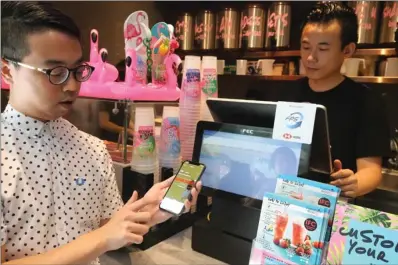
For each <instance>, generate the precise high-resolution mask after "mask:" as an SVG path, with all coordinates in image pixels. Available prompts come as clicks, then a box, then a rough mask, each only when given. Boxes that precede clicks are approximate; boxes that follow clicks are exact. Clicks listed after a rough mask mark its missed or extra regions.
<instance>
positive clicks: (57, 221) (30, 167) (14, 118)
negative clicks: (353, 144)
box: [1, 2, 200, 264]
mask: <svg viewBox="0 0 398 265" xmlns="http://www.w3.org/2000/svg"><path fill="white" fill-rule="evenodd" d="M1 4H2V18H1V28H2V31H1V41H2V43H1V56H2V77H3V79H4V80H5V81H6V82H7V83H8V84H10V99H9V104H8V105H7V107H6V109H5V111H4V112H3V113H2V115H1V214H2V216H1V254H2V255H1V263H2V264H87V263H91V264H98V263H99V260H98V256H100V255H101V254H103V253H104V252H106V251H109V250H114V249H118V248H120V247H123V246H125V245H128V244H132V243H141V242H142V240H143V235H144V234H146V233H147V232H148V229H149V227H150V226H152V225H154V224H156V223H160V222H163V221H165V220H167V219H168V218H170V216H169V215H168V214H165V213H163V212H160V211H159V202H160V199H161V198H162V197H163V195H164V194H165V192H166V190H167V188H168V187H169V185H170V184H171V181H172V179H169V180H166V181H164V182H162V183H159V184H156V185H154V186H153V188H152V189H151V190H149V191H148V192H147V194H145V196H144V197H143V198H142V199H140V200H137V193H136V192H135V193H134V194H133V196H132V198H131V199H130V200H129V202H127V204H125V205H123V204H122V201H121V199H120V195H119V193H118V190H117V186H116V181H115V173H114V169H113V166H112V161H111V159H110V156H109V154H108V152H107V150H106V148H105V145H104V144H103V143H102V141H101V140H99V139H97V138H95V137H93V136H91V135H88V134H86V133H84V132H81V131H79V130H78V129H77V128H76V127H75V126H73V125H72V124H70V123H69V122H67V121H66V120H65V119H63V118H61V117H62V116H63V115H65V114H66V113H67V112H68V111H69V110H70V109H71V106H72V104H73V102H74V101H75V100H76V98H77V96H78V93H79V89H80V84H81V82H84V81H87V80H88V79H89V78H90V76H91V74H92V72H93V71H94V70H95V69H94V67H92V66H90V65H88V64H86V63H84V62H83V60H82V55H83V54H82V47H81V43H80V32H79V29H78V28H77V26H76V25H75V23H74V22H73V21H72V20H71V19H70V18H69V17H67V16H66V15H64V14H62V13H61V12H59V11H58V10H55V9H53V8H52V7H51V6H50V5H48V4H44V3H39V4H38V3H35V2H2V3H1ZM197 186H198V187H197V189H196V188H194V189H192V192H191V195H192V196H190V201H191V202H189V201H187V202H186V209H187V210H188V209H189V207H190V206H191V204H194V203H195V201H196V199H197V195H198V191H199V190H200V184H198V185H197Z"/></svg>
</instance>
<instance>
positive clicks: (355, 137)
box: [298, 77, 391, 172]
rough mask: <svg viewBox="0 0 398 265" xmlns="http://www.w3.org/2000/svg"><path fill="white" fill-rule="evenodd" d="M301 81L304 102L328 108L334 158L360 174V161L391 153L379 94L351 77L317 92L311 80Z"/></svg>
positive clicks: (301, 100) (300, 99) (300, 98)
mask: <svg viewBox="0 0 398 265" xmlns="http://www.w3.org/2000/svg"><path fill="white" fill-rule="evenodd" d="M298 82H299V89H300V93H299V101H300V102H310V103H315V104H320V105H323V106H325V107H326V109H327V114H328V122H329V135H330V142H331V146H332V149H331V153H332V158H333V160H334V159H339V160H341V162H342V164H343V168H348V169H351V170H353V171H354V172H356V171H357V165H356V159H358V158H364V157H387V156H389V155H390V154H391V150H390V127H389V123H388V119H387V113H386V110H385V107H384V103H383V100H382V98H381V94H380V93H379V92H377V91H375V90H374V89H371V88H369V87H367V86H364V85H362V84H359V83H356V82H354V81H353V80H352V79H350V78H347V77H346V78H345V79H344V81H343V82H341V83H340V84H339V85H337V86H336V87H335V88H333V89H331V90H328V91H325V92H314V91H313V90H312V89H311V88H310V87H309V84H308V78H303V79H301V80H299V81H298Z"/></svg>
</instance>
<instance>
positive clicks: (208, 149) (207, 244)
mask: <svg viewBox="0 0 398 265" xmlns="http://www.w3.org/2000/svg"><path fill="white" fill-rule="evenodd" d="M207 105H208V106H209V109H210V112H211V114H212V116H213V118H214V120H215V122H204V121H201V122H199V123H198V126H197V131H196V139H195V146H194V152H193V161H196V162H200V163H204V164H206V167H207V170H206V172H205V173H204V174H203V176H202V186H203V188H202V194H203V195H207V196H211V197H212V208H211V212H210V213H209V214H208V217H207V219H202V220H199V221H197V222H196V223H195V224H194V225H193V228H192V248H193V249H194V250H195V251H198V252H201V253H203V254H206V255H208V256H211V257H213V258H216V259H218V260H221V261H223V262H226V263H228V264H248V262H249V258H250V251H251V244H252V240H253V239H254V238H255V237H256V232H257V226H258V222H259V218H260V209H261V205H262V198H263V195H264V194H265V192H273V191H274V188H275V184H276V177H277V175H278V174H287V175H297V176H300V177H303V178H309V179H312V180H316V181H320V182H329V176H330V174H331V172H332V163H331V154H330V144H329V137H328V128H327V116H326V115H327V114H326V109H325V108H324V107H323V106H320V105H317V108H316V116H315V124H314V132H313V137H312V144H302V143H295V142H288V141H282V140H276V139H272V131H273V124H274V117H275V112H276V106H277V104H276V102H264V101H263V102H261V101H249V100H235V99H209V100H207Z"/></svg>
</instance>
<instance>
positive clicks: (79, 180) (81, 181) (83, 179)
mask: <svg viewBox="0 0 398 265" xmlns="http://www.w3.org/2000/svg"><path fill="white" fill-rule="evenodd" d="M75 183H76V185H78V186H82V185H84V183H86V179H85V178H82V177H77V178H75Z"/></svg>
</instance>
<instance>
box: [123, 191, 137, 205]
mask: <svg viewBox="0 0 398 265" xmlns="http://www.w3.org/2000/svg"><path fill="white" fill-rule="evenodd" d="M137 199H138V192H136V191H134V192H133V195H131V197H130V199H129V200H128V202H127V203H126V205H128V204H132V203H133V202H135V201H136V200H137Z"/></svg>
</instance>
